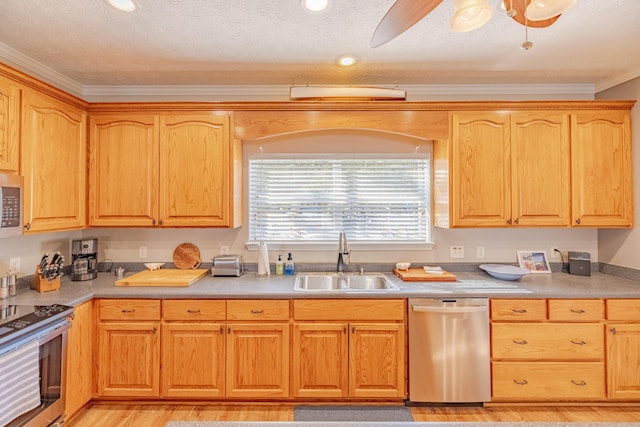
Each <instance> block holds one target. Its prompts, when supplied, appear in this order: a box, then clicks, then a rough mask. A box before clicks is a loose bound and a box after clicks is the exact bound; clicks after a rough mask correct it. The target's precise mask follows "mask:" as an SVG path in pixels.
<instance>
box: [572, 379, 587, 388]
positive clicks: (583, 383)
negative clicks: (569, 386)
mask: <svg viewBox="0 0 640 427" xmlns="http://www.w3.org/2000/svg"><path fill="white" fill-rule="evenodd" d="M571 382H572V383H574V384H575V385H577V386H579V387H584V386H586V385H587V382H586V381H585V380H581V381H580V382H576V381H575V380H571Z"/></svg>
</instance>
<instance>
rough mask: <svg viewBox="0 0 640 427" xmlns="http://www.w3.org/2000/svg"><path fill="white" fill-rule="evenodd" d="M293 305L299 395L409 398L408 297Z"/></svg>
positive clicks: (294, 361)
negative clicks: (406, 358)
mask: <svg viewBox="0 0 640 427" xmlns="http://www.w3.org/2000/svg"><path fill="white" fill-rule="evenodd" d="M293 307H294V324H293V339H292V344H293V345H292V348H293V350H292V375H293V378H292V384H293V391H292V394H293V396H294V397H312V398H346V397H351V398H404V397H406V375H405V372H406V369H405V368H406V364H405V353H406V351H405V343H406V332H405V323H404V320H405V314H404V313H405V311H406V309H405V303H404V301H403V300H296V301H294V302H293ZM314 319H315V320H317V321H312V320H314ZM374 319H375V320H376V321H373V320H374ZM358 320H359V321H358Z"/></svg>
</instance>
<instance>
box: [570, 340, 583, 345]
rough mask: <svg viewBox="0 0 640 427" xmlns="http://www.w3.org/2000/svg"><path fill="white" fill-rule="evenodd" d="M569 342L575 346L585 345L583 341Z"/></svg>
mask: <svg viewBox="0 0 640 427" xmlns="http://www.w3.org/2000/svg"><path fill="white" fill-rule="evenodd" d="M571 342H572V343H574V344H575V345H585V344H586V342H584V341H574V340H571Z"/></svg>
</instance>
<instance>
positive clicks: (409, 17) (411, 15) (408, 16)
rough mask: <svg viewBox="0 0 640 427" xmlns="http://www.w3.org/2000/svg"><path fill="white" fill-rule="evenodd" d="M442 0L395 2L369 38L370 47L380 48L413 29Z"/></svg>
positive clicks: (397, 0)
mask: <svg viewBox="0 0 640 427" xmlns="http://www.w3.org/2000/svg"><path fill="white" fill-rule="evenodd" d="M440 3H442V0H396V2H395V3H394V4H393V6H391V8H390V9H389V10H388V11H387V13H386V15H384V17H383V18H382V20H381V21H380V23H379V24H378V27H377V28H376V30H375V31H374V32H373V36H372V37H371V47H378V46H382V45H383V44H385V43H387V42H389V41H391V40H393V39H395V38H396V37H398V36H399V35H400V34H402V33H404V32H405V31H407V30H408V29H409V28H411V27H413V26H414V25H415V24H416V23H417V22H418V21H420V20H421V19H422V18H424V17H425V16H427V15H428V14H429V13H431V11H432V10H433V9H435V8H436V7H437V6H438V5H439V4H440Z"/></svg>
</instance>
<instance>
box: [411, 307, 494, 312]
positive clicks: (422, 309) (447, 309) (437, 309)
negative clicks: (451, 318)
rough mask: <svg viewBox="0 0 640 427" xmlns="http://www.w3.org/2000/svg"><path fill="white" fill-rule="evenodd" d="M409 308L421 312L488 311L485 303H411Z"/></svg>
mask: <svg viewBox="0 0 640 427" xmlns="http://www.w3.org/2000/svg"><path fill="white" fill-rule="evenodd" d="M411 309H412V310H413V311H417V312H421V313H450V314H457V313H479V312H483V311H489V309H488V307H487V306H486V305H468V306H460V307H434V306H428V305H412V306H411Z"/></svg>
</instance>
